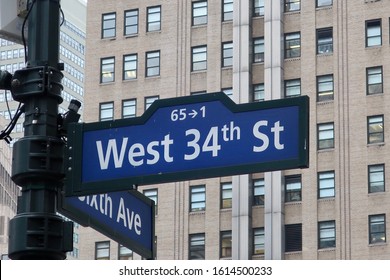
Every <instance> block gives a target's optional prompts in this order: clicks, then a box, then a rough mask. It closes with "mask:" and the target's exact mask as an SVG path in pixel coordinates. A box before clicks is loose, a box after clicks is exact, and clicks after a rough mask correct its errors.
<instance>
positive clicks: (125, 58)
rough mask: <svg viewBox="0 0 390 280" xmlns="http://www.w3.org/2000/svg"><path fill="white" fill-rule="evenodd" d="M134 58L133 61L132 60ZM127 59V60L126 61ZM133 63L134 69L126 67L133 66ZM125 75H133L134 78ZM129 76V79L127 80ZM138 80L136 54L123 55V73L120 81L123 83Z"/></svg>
mask: <svg viewBox="0 0 390 280" xmlns="http://www.w3.org/2000/svg"><path fill="white" fill-rule="evenodd" d="M133 57H135V59H134V58H133ZM128 59H129V60H128ZM134 63H135V67H128V66H127V65H133V64H134ZM127 73H135V76H133V77H132V76H131V74H130V75H127ZM127 76H130V78H127ZM137 78H138V54H136V53H133V54H125V55H123V73H122V79H123V80H124V81H131V80H136V79H137Z"/></svg>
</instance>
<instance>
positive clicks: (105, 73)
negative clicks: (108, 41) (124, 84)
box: [100, 57, 115, 83]
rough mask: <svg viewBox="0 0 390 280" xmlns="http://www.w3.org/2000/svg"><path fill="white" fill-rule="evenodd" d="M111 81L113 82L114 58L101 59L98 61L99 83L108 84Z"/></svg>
mask: <svg viewBox="0 0 390 280" xmlns="http://www.w3.org/2000/svg"><path fill="white" fill-rule="evenodd" d="M113 81H115V58H114V57H107V58H102V59H101V60H100V82H101V83H110V82H113Z"/></svg>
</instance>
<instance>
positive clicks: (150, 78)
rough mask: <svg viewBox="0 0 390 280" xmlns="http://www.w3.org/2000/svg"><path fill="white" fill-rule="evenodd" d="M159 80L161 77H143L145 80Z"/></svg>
mask: <svg viewBox="0 0 390 280" xmlns="http://www.w3.org/2000/svg"><path fill="white" fill-rule="evenodd" d="M159 78H161V76H160V75H156V76H150V77H145V80H153V79H159Z"/></svg>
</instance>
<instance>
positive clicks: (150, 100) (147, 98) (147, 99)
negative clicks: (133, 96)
mask: <svg viewBox="0 0 390 280" xmlns="http://www.w3.org/2000/svg"><path fill="white" fill-rule="evenodd" d="M158 99H160V97H159V96H158V95H152V96H145V98H144V105H145V108H144V110H145V111H146V110H147V109H148V108H149V107H150V106H151V105H152V104H153V102H154V101H156V100H158Z"/></svg>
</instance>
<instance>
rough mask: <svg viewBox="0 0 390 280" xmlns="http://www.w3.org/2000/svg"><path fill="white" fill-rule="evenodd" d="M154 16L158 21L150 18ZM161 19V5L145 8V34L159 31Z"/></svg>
mask: <svg viewBox="0 0 390 280" xmlns="http://www.w3.org/2000/svg"><path fill="white" fill-rule="evenodd" d="M154 10H156V11H154ZM156 15H157V17H158V19H157V20H152V19H151V18H152V17H153V16H156ZM161 17H162V11H161V5H157V6H151V7H147V8H146V32H157V31H161ZM154 25H156V27H153V26H154Z"/></svg>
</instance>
